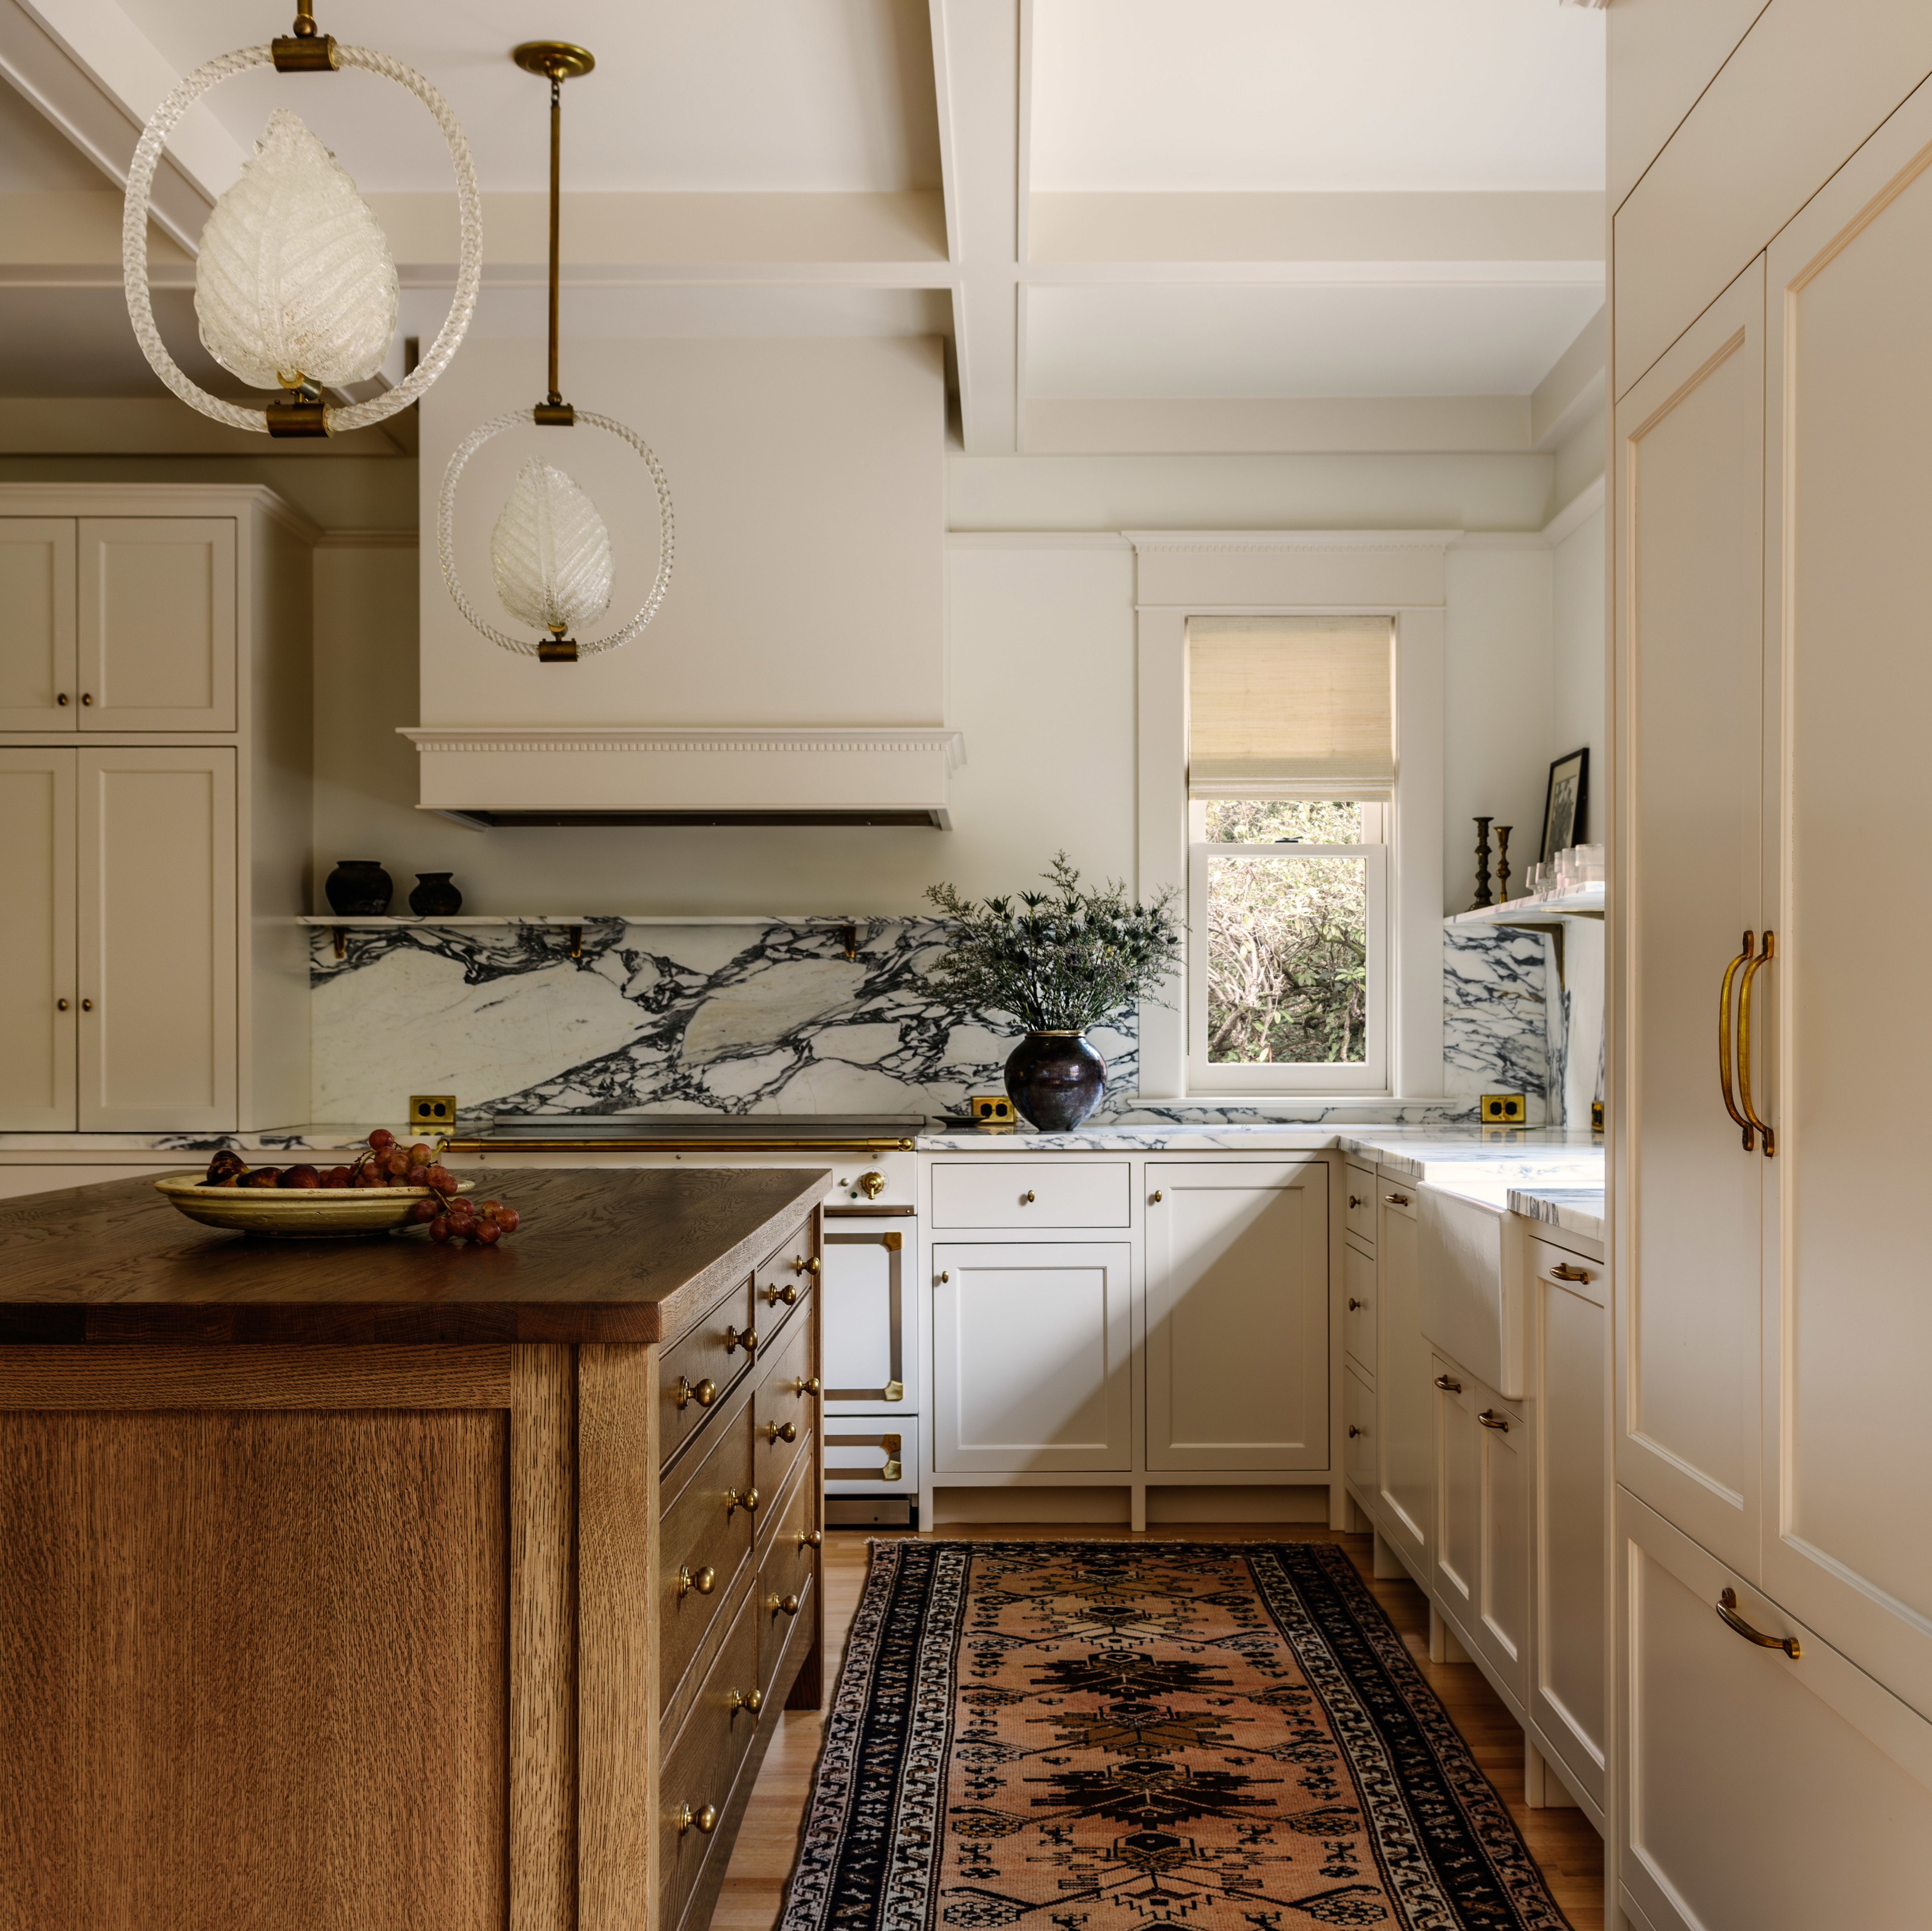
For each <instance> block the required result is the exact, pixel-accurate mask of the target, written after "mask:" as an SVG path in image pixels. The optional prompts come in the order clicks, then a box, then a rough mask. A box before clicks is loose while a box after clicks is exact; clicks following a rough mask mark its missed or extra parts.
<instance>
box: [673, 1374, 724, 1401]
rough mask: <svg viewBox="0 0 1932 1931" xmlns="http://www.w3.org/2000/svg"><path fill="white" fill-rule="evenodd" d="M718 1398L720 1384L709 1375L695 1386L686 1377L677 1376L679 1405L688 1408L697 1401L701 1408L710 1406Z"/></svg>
mask: <svg viewBox="0 0 1932 1931" xmlns="http://www.w3.org/2000/svg"><path fill="white" fill-rule="evenodd" d="M717 1399H718V1384H717V1383H716V1382H715V1381H712V1380H711V1379H710V1378H709V1377H708V1376H707V1377H706V1378H705V1379H704V1380H703V1381H700V1382H699V1383H698V1384H697V1387H692V1386H691V1384H690V1383H689V1382H688V1381H686V1380H685V1378H684V1377H683V1376H682V1375H679V1377H678V1378H677V1405H678V1406H679V1408H688V1407H689V1406H690V1405H691V1403H692V1402H696V1403H697V1405H698V1406H699V1407H700V1408H709V1407H710V1405H711V1404H712V1402H715V1400H717Z"/></svg>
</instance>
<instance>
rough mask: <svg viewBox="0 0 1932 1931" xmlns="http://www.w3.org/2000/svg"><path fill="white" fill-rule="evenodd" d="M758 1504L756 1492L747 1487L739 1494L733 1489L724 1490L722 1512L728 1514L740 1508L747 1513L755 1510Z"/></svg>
mask: <svg viewBox="0 0 1932 1931" xmlns="http://www.w3.org/2000/svg"><path fill="white" fill-rule="evenodd" d="M757 1506H758V1492H757V1489H746V1490H745V1492H744V1493H743V1494H742V1495H739V1492H737V1490H736V1489H726V1490H725V1491H724V1513H725V1514H726V1516H730V1513H731V1512H732V1511H733V1510H734V1509H742V1510H744V1511H745V1513H746V1514H747V1515H750V1514H751V1513H754V1512H755V1510H757Z"/></svg>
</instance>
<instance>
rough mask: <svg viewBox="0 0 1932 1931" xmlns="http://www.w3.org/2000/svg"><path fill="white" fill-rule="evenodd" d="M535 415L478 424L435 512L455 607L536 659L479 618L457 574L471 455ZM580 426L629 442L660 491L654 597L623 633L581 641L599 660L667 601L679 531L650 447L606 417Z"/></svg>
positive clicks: (491, 635) (446, 477) (582, 412)
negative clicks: (460, 502)
mask: <svg viewBox="0 0 1932 1931" xmlns="http://www.w3.org/2000/svg"><path fill="white" fill-rule="evenodd" d="M535 418H536V412H535V410H534V409H511V411H510V412H508V414H507V415H493V416H492V417H491V418H490V420H489V421H487V422H484V423H479V424H478V425H477V426H476V427H475V428H474V429H472V430H471V431H470V432H469V434H468V435H467V436H465V437H464V438H463V440H462V441H461V442H459V443H458V445H456V447H455V449H454V450H453V451H452V452H451V454H450V458H449V468H448V469H445V470H444V471H443V495H442V497H441V499H440V500H439V501H438V502H437V510H436V553H437V560H438V561H439V562H440V563H441V564H442V565H443V581H444V583H446V584H447V585H448V586H449V594H450V598H451V599H452V601H453V602H454V603H455V605H456V607H457V608H458V610H460V611H461V612H462V613H463V616H464V617H465V618H466V619H467V620H468V621H469V623H470V624H471V625H473V626H474V627H475V628H476V629H478V630H480V631H481V632H482V633H483V634H484V636H485V637H487V638H488V639H489V640H490V642H491V643H493V644H496V645H499V646H501V647H502V649H505V650H514V651H516V652H518V653H519V654H520V655H523V656H525V657H535V655H537V644H536V643H535V642H534V641H532V640H531V639H529V638H528V637H511V635H509V634H508V632H507V631H500V630H499V629H497V628H496V626H495V625H493V624H487V623H485V622H484V621H483V619H481V617H480V616H478V615H477V614H476V612H475V608H474V607H473V606H472V604H471V603H470V601H469V598H468V597H466V595H464V594H463V584H462V582H461V580H460V578H459V577H458V575H457V574H456V552H455V532H456V486H457V484H458V483H459V482H460V481H462V478H463V469H464V467H465V466H466V464H467V463H468V462H469V459H470V457H472V456H473V455H475V453H476V452H477V451H478V450H479V449H480V448H482V446H483V445H484V443H486V442H488V441H489V440H490V438H491V437H492V436H500V435H501V434H502V433H503V431H504V430H506V429H514V428H515V427H517V424H519V423H530V422H534V421H535ZM577 424H578V426H579V427H583V426H585V425H586V424H587V425H588V426H589V427H590V428H592V429H601V430H603V431H604V433H605V434H607V435H609V436H616V438H617V439H618V440H619V442H628V444H629V445H631V448H633V449H634V450H635V451H637V454H638V455H639V456H640V457H642V458H643V465H644V467H645V468H646V469H648V470H649V472H650V477H651V482H652V486H653V487H655V490H657V493H658V533H659V536H660V538H661V541H660V543H659V545H658V574H657V576H656V577H655V579H654V580H653V581H652V584H651V589H650V595H649V596H647V597H646V598H645V599H644V601H643V603H642V604H640V606H639V607H638V609H637V613H636V615H634V616H633V617H632V618H631V620H630V622H628V623H627V624H626V625H625V626H624V627H623V628H622V630H613V631H611V632H610V634H609V635H608V636H607V637H591V638H588V639H586V640H582V641H580V642H579V643H578V644H577V655H579V656H580V657H595V655H597V654H598V652H600V651H604V650H615V649H616V648H617V647H618V646H619V645H620V644H625V643H629V642H630V640H631V638H632V637H635V636H636V635H637V633H638V631H640V630H642V629H643V627H644V626H645V625H646V624H647V623H649V622H650V620H651V619H652V618H653V617H654V616H656V615H657V613H658V605H659V604H661V603H662V602H663V601H664V592H666V591H667V590H668V589H670V566H671V564H672V562H673V561H674V559H676V553H677V528H676V524H675V523H673V520H672V518H671V508H670V481H669V479H668V478H667V477H666V476H665V475H664V466H663V464H662V463H660V462H659V461H658V459H657V457H656V456H655V454H653V453H652V449H651V446H650V445H649V443H648V442H646V441H645V440H644V439H643V437H642V436H640V435H638V434H637V432H636V430H632V429H627V428H626V427H625V426H624V424H622V423H621V422H617V421H613V420H612V418H610V417H609V416H607V415H593V414H592V412H590V411H589V409H579V410H578V411H577Z"/></svg>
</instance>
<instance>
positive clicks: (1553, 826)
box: [1541, 749, 1590, 865]
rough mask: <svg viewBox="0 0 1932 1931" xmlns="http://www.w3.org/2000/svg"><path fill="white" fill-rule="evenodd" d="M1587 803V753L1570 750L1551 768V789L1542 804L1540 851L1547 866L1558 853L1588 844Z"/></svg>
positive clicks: (1588, 779)
mask: <svg viewBox="0 0 1932 1931" xmlns="http://www.w3.org/2000/svg"><path fill="white" fill-rule="evenodd" d="M1589 801H1590V754H1589V751H1588V750H1587V749H1585V750H1583V751H1572V752H1571V754H1569V756H1568V757H1559V759H1558V760H1556V763H1554V764H1553V765H1552V766H1550V790H1549V792H1548V793H1547V795H1546V796H1545V797H1544V801H1543V851H1542V854H1541V862H1542V863H1543V864H1544V865H1547V864H1548V863H1549V862H1550V860H1551V859H1553V858H1554V857H1555V856H1556V854H1557V853H1559V852H1560V851H1564V850H1568V847H1570V846H1571V845H1580V844H1586V843H1587V842H1588V839H1587V835H1586V822H1587V821H1586V817H1585V813H1586V809H1587V808H1588V806H1589Z"/></svg>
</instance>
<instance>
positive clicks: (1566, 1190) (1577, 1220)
mask: <svg viewBox="0 0 1932 1931" xmlns="http://www.w3.org/2000/svg"><path fill="white" fill-rule="evenodd" d="M1509 1204H1510V1210H1511V1212H1512V1213H1520V1214H1522V1215H1523V1216H1526V1218H1527V1219H1531V1220H1540V1221H1542V1222H1544V1223H1545V1224H1546V1225H1548V1226H1551V1227H1560V1228H1563V1229H1564V1230H1565V1231H1566V1232H1568V1233H1571V1234H1584V1235H1586V1236H1587V1237H1589V1239H1591V1240H1602V1239H1603V1237H1604V1189H1603V1188H1602V1187H1601V1186H1595V1187H1556V1186H1538V1187H1512V1188H1511V1189H1510V1195H1509Z"/></svg>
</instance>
